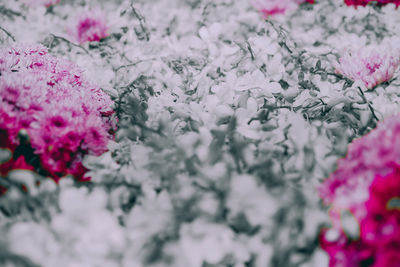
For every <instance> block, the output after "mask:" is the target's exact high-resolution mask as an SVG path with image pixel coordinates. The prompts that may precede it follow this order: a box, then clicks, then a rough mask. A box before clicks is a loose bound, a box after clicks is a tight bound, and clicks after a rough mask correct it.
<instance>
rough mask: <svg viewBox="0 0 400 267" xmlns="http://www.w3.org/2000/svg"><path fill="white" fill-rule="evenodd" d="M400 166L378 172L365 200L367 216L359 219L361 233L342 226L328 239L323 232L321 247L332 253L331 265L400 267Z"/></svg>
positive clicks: (326, 233)
mask: <svg viewBox="0 0 400 267" xmlns="http://www.w3.org/2000/svg"><path fill="white" fill-rule="evenodd" d="M399 167H400V166H396V167H395V170H394V171H393V172H392V173H390V174H388V175H386V176H380V175H377V176H376V177H375V179H374V180H373V182H372V184H371V186H370V188H369V191H368V193H369V197H368V200H367V201H366V202H365V204H364V205H365V209H366V211H367V213H366V215H365V216H364V217H363V218H361V219H360V221H359V235H358V236H357V237H356V238H350V237H349V236H347V235H346V234H345V232H344V230H343V229H337V230H338V232H339V235H338V237H337V238H335V239H334V240H330V239H329V233H328V232H327V231H323V233H322V235H321V246H322V248H323V249H324V250H325V251H326V252H327V253H328V254H329V256H330V266H331V267H336V266H349V267H350V266H371V267H392V266H393V267H399V266H400V253H398V252H399V249H400V168H399Z"/></svg>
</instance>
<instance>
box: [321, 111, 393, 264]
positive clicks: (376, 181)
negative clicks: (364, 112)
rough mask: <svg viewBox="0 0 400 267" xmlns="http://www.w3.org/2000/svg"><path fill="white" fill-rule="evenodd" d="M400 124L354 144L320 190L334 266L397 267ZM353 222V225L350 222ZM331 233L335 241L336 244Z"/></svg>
mask: <svg viewBox="0 0 400 267" xmlns="http://www.w3.org/2000/svg"><path fill="white" fill-rule="evenodd" d="M399 134H400V121H399V118H398V117H393V118H390V119H386V120H385V121H384V122H383V123H380V124H379V126H378V127H377V129H375V130H373V131H372V132H371V133H369V134H368V135H366V136H364V137H362V138H360V139H358V140H356V141H354V142H353V143H352V144H351V145H350V147H349V150H348V154H347V156H346V158H344V159H342V160H340V161H339V162H338V168H337V170H336V171H335V172H334V173H333V174H332V175H331V176H330V177H329V179H327V180H326V181H325V182H324V183H323V184H322V186H321V188H320V193H321V197H322V198H323V200H324V202H325V204H328V205H331V210H330V215H331V218H332V224H333V227H332V229H330V230H329V231H325V232H323V234H322V243H321V244H322V247H323V248H324V249H325V250H326V251H327V252H328V254H329V255H330V262H331V265H330V266H361V265H360V264H361V263H362V262H368V261H369V262H372V263H373V265H372V266H376V267H378V266H380V267H381V266H399V265H390V264H388V263H390V262H392V263H394V262H397V263H399V262H400V258H399V255H398V253H396V251H398V249H399V248H400V209H399V208H400V206H399V200H400V167H399V163H400V143H399ZM349 222H350V223H349ZM332 232H336V237H335V238H333V239H332Z"/></svg>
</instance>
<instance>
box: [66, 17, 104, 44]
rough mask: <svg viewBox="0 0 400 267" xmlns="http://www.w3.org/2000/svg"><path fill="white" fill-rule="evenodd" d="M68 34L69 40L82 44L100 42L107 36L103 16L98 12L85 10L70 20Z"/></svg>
mask: <svg viewBox="0 0 400 267" xmlns="http://www.w3.org/2000/svg"><path fill="white" fill-rule="evenodd" d="M70 23H71V26H70V27H69V28H68V32H69V34H70V36H71V38H72V39H73V40H74V41H76V42H78V43H80V44H82V43H85V42H93V41H100V40H101V39H103V38H105V37H107V36H108V34H107V30H108V27H107V25H106V20H105V15H104V13H103V12H102V11H100V10H87V11H84V12H82V13H80V14H78V15H77V16H76V17H74V18H73V19H72V20H71V22H70Z"/></svg>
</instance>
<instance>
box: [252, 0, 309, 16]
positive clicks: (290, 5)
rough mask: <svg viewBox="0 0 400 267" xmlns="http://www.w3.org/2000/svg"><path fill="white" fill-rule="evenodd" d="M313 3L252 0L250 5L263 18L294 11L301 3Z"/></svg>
mask: <svg viewBox="0 0 400 267" xmlns="http://www.w3.org/2000/svg"><path fill="white" fill-rule="evenodd" d="M305 2H308V3H311V4H313V3H314V0H284V1H282V0H272V1H271V0H252V4H253V6H254V7H255V8H257V9H258V10H259V11H260V12H261V13H262V14H263V16H264V17H265V18H267V17H269V16H273V15H276V14H284V13H286V12H287V11H290V10H294V9H296V8H297V7H298V5H299V4H302V3H305Z"/></svg>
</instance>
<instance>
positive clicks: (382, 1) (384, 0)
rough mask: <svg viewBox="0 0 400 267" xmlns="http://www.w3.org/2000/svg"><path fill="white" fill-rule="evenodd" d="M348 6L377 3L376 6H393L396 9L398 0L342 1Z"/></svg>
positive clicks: (399, 3)
mask: <svg viewBox="0 0 400 267" xmlns="http://www.w3.org/2000/svg"><path fill="white" fill-rule="evenodd" d="M344 2H345V4H346V5H348V6H355V7H357V6H366V5H368V4H369V3H373V2H375V3H377V4H378V5H387V4H395V5H396V7H398V6H400V0H344Z"/></svg>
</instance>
